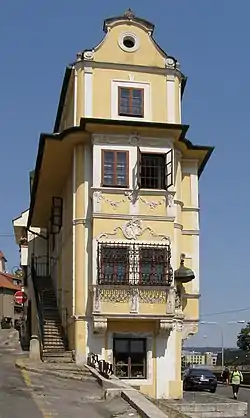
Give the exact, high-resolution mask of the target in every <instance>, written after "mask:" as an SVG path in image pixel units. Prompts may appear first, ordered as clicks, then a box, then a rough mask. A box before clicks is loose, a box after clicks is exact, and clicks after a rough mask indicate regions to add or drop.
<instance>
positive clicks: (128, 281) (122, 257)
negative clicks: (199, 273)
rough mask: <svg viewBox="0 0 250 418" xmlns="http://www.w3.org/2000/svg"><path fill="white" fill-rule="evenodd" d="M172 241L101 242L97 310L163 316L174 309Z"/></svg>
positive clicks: (95, 289)
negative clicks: (147, 242) (166, 242)
mask: <svg viewBox="0 0 250 418" xmlns="http://www.w3.org/2000/svg"><path fill="white" fill-rule="evenodd" d="M170 259H171V252H170V247H169V245H168V244H165V243H157V244H156V243H150V244H144V243H140V242H136V243H135V242H133V243H131V242H126V243H121V242H115V243H114V242H99V243H98V245H97V278H96V284H94V285H93V286H92V289H93V314H94V315H95V314H102V315H107V316H110V317H117V316H121V317H124V316H126V315H129V317H131V315H133V314H134V315H140V316H145V317H149V318H152V317H159V316H165V315H168V314H170V315H172V314H173V313H174V300H175V296H174V295H173V292H172V286H171V285H172V281H173V271H172V267H171V264H170Z"/></svg>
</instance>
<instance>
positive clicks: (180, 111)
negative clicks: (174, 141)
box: [178, 81, 182, 123]
mask: <svg viewBox="0 0 250 418" xmlns="http://www.w3.org/2000/svg"><path fill="white" fill-rule="evenodd" d="M178 106H179V115H180V120H179V123H181V119H182V100H181V82H180V81H179V89H178Z"/></svg>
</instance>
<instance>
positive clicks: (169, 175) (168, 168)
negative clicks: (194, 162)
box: [165, 149, 174, 190]
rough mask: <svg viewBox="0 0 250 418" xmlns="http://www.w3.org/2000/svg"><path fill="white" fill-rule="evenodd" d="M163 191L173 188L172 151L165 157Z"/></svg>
mask: <svg viewBox="0 0 250 418" xmlns="http://www.w3.org/2000/svg"><path fill="white" fill-rule="evenodd" d="M165 158H166V159H165V189H166V190H168V189H169V187H171V186H173V184H174V179H173V150H172V149H171V150H169V151H168V152H167V153H166V156H165Z"/></svg>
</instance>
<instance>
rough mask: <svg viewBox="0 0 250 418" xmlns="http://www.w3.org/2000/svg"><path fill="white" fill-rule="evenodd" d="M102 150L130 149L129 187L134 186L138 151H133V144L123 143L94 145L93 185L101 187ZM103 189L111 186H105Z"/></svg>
mask: <svg viewBox="0 0 250 418" xmlns="http://www.w3.org/2000/svg"><path fill="white" fill-rule="evenodd" d="M102 150H113V151H128V153H129V189H132V188H133V184H132V183H133V169H134V167H135V166H136V163H137V153H136V152H133V150H134V147H133V146H132V145H122V144H116V145H114V144H105V145H102V146H99V145H94V147H93V161H94V162H95V164H93V185H94V187H96V188H98V189H99V188H100V185H101V175H102V173H101V170H102ZM102 189H103V190H107V189H109V188H106V187H103V188H102ZM119 190H128V189H127V188H124V189H123V188H122V189H120V188H119Z"/></svg>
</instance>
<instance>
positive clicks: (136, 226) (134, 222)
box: [97, 217, 171, 245]
mask: <svg viewBox="0 0 250 418" xmlns="http://www.w3.org/2000/svg"><path fill="white" fill-rule="evenodd" d="M118 231H122V233H123V235H124V237H125V238H127V239H128V240H136V239H137V238H138V237H140V236H141V235H143V234H144V232H147V231H148V232H149V233H150V234H151V235H152V237H155V238H158V241H161V242H164V243H165V244H166V245H171V241H170V238H169V237H168V236H167V235H165V234H158V233H156V232H155V231H154V230H153V229H152V228H150V226H145V227H143V226H142V221H141V220H140V219H138V218H135V217H133V218H132V219H131V220H129V221H128V222H126V223H125V224H124V225H122V226H117V227H116V228H114V229H113V231H110V232H102V233H101V234H100V235H99V237H98V238H97V240H99V241H100V240H103V239H107V238H109V237H114V236H116V235H117V233H118Z"/></svg>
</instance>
